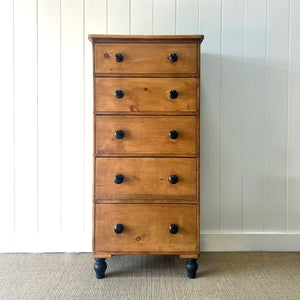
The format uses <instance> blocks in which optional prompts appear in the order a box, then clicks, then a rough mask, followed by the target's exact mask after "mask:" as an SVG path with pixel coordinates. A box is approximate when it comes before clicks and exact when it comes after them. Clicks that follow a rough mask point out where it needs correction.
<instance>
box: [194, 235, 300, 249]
mask: <svg viewBox="0 0 300 300" xmlns="http://www.w3.org/2000/svg"><path fill="white" fill-rule="evenodd" d="M200 251H201V252H210V251H212V252H219V251H220V252H222V251H274V252H282V251H283V252H294V251H300V233H299V232H296V233H200Z"/></svg>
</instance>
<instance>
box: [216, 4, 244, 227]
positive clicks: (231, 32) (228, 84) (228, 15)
mask: <svg viewBox="0 0 300 300" xmlns="http://www.w3.org/2000/svg"><path fill="white" fill-rule="evenodd" d="M222 11H223V16H222V37H221V39H222V44H221V50H222V52H221V53H222V60H221V145H220V147H221V148H220V151H221V162H220V163H221V186H220V188H221V190H220V192H221V219H220V222H221V223H220V229H221V231H223V232H226V231H239V230H240V229H241V224H242V223H241V221H242V220H241V190H242V186H241V180H242V176H241V175H242V129H241V128H242V116H241V113H242V101H243V51H244V47H243V22H244V18H243V13H244V7H243V1H239V0H228V1H223V7H222Z"/></svg>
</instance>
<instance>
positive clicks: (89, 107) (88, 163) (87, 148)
mask: <svg viewBox="0 0 300 300" xmlns="http://www.w3.org/2000/svg"><path fill="white" fill-rule="evenodd" d="M106 3H107V2H106V0H101V1H99V0H86V1H85V34H84V42H85V86H84V92H85V109H84V112H85V116H84V120H85V122H84V124H85V127H84V166H85V169H84V201H85V203H84V208H83V209H84V230H85V232H86V233H87V234H88V235H89V236H90V237H91V236H92V220H91V218H92V205H91V204H92V182H93V179H92V175H93V59H92V58H93V56H92V43H91V42H90V41H89V40H88V34H93V33H97V34H104V33H106V30H107V27H106V24H107V22H106V21H107V18H106V17H107V16H106V9H107V7H106ZM90 240H91V238H90Z"/></svg>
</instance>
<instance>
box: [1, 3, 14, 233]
mask: <svg viewBox="0 0 300 300" xmlns="http://www.w3.org/2000/svg"><path fill="white" fill-rule="evenodd" d="M13 29H14V26H13V2H11V1H1V2H0V35H1V40H2V47H1V48H0V66H1V72H0V82H1V92H0V98H1V99H0V136H1V141H2V143H1V144H2V146H1V147H0V166H1V167H0V182H1V184H0V185H1V188H0V234H5V233H8V234H11V233H12V232H13V230H14V151H15V149H14V75H13V70H14V57H13V55H14V49H13V38H14V30H13Z"/></svg>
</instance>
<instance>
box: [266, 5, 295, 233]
mask: <svg viewBox="0 0 300 300" xmlns="http://www.w3.org/2000/svg"><path fill="white" fill-rule="evenodd" d="M267 26H268V27H267V28H268V33H267V82H266V90H267V107H266V109H267V112H266V151H267V152H266V164H267V187H266V193H267V194H266V200H265V205H264V223H265V224H264V229H265V231H285V230H286V193H287V178H286V175H287V169H286V168H287V163H286V159H287V91H288V70H287V68H288V47H289V42H288V39H289V1H286V0H274V1H268V6H267ZM279 37H280V38H279Z"/></svg>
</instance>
